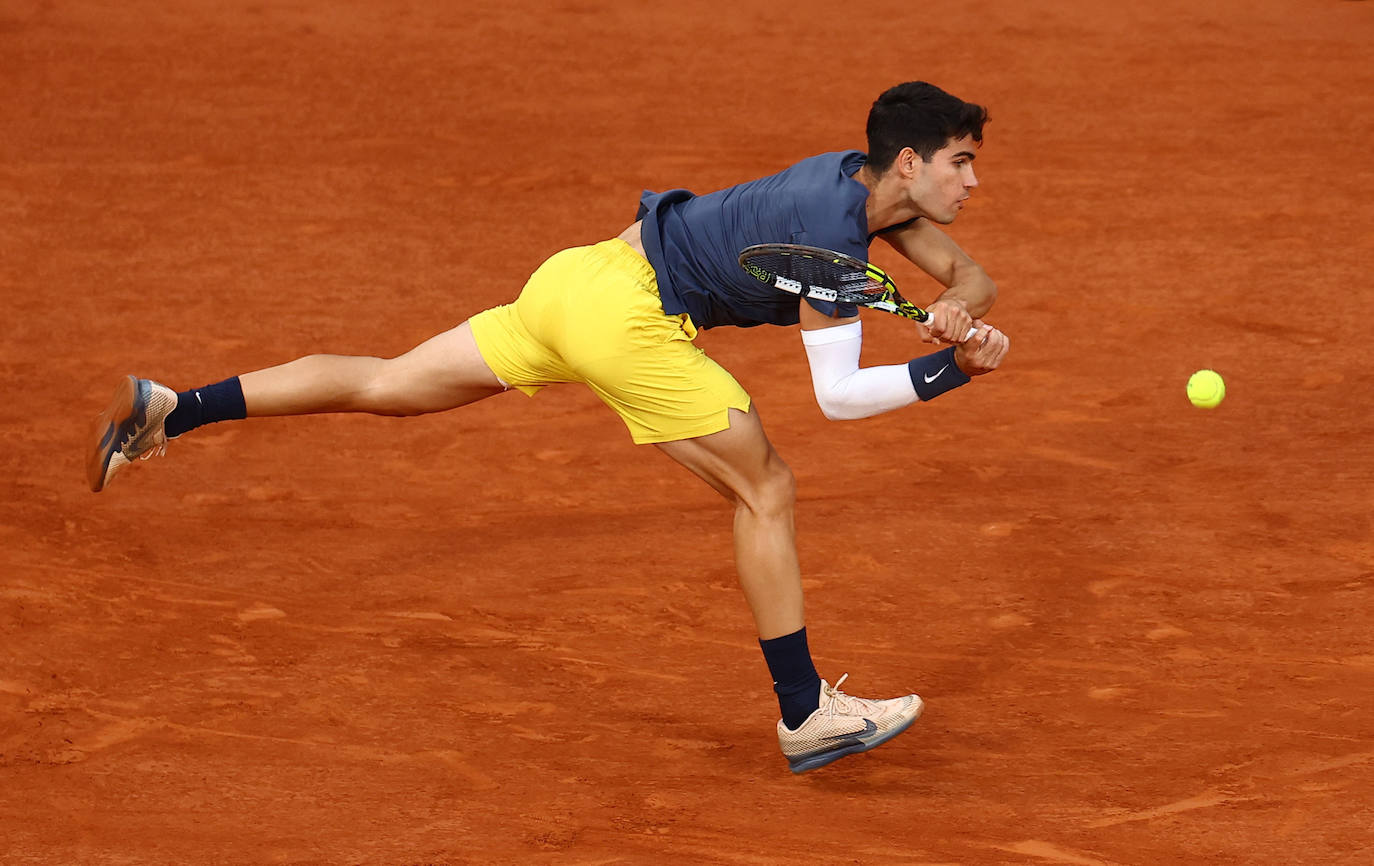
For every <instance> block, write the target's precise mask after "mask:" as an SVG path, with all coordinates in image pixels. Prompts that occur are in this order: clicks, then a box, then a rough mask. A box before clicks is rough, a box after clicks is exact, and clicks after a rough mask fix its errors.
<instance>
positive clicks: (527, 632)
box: [0, 0, 1374, 866]
mask: <svg viewBox="0 0 1374 866" xmlns="http://www.w3.org/2000/svg"><path fill="white" fill-rule="evenodd" d="M441 5H442V7H443V8H444V9H445V10H446V11H438V10H439V8H440V7H441ZM1108 5H1111V6H1118V5H1122V6H1124V5H1125V4H1099V3H1096V2H1089V0H1061V2H1030V3H1017V4H1012V3H992V2H987V0H970V2H960V3H933V4H932V3H921V4H915V5H912V4H897V3H875V4H865V5H864V8H863V9H862V10H860V9H859V8H858V7H855V8H854V9H852V10H851V9H849V8H848V7H846V9H845V10H844V11H840V10H838V9H836V7H835V6H834V4H831V3H823V2H818V0H807V2H794V3H792V4H789V6H790V7H791V9H790V10H789V11H788V12H787V13H786V14H785V15H779V14H777V13H775V12H771V11H767V10H769V9H771V8H773V7H774V6H775V4H763V3H750V2H744V3H741V2H730V3H724V2H688V3H681V4H653V5H652V7H651V6H650V4H638V3H624V4H618V5H617V4H609V3H597V2H575V0H569V2H558V3H547V4H546V3H541V2H533V0H519V2H504V0H503V2H499V3H498V2H471V3H466V4H437V3H436V4H423V3H415V4H407V3H399V2H398V3H363V2H346V3H325V2H318V0H301V2H296V3H292V4H287V5H285V6H282V5H280V4H268V3H263V4H257V3H244V2H229V3H208V2H204V3H177V4H163V3H151V2H146V0H143V2H134V3H123V4H110V3H96V2H81V3H73V2H56V3H40V2H36V0H11V2H7V3H5V4H4V5H3V7H2V8H0V85H2V86H0V291H2V292H3V296H4V298H5V302H6V308H7V309H6V313H7V315H6V316H5V323H4V326H3V332H2V333H3V337H2V338H0V347H3V356H0V362H2V363H0V383H3V389H4V394H5V398H6V399H5V400H4V405H3V407H0V433H2V434H3V437H4V441H5V443H6V444H5V448H4V456H3V457H2V458H0V460H2V461H3V470H4V475H3V477H4V485H5V493H6V495H5V496H4V497H3V502H0V514H3V525H2V526H0V532H3V542H4V553H3V575H2V576H0V640H2V641H3V643H2V644H0V648H2V649H3V653H2V654H0V664H3V668H0V861H2V862H3V863H5V864H7V866H12V864H148V863H159V864H161V863H166V864H202V863H204V864H258V863H301V864H307V863H310V864H314V863H320V864H459V863H464V864H466V863H541V862H548V863H574V864H636V863H658V862H666V861H671V862H682V863H721V864H771V863H801V862H809V863H826V864H830V863H835V864H840V863H843V864H850V863H864V864H867V863H875V864H897V863H901V864H912V863H929V864H935V863H941V864H948V863H970V864H982V863H1007V864H1075V866H1087V864H1172V863H1182V864H1234V863H1285V864H1288V863H1301V864H1328V863H1332V864H1335V863H1339V864H1357V863H1359V864H1363V863H1368V862H1370V856H1371V855H1370V852H1369V848H1370V845H1371V842H1372V841H1374V835H1372V834H1371V829H1370V828H1371V826H1374V806H1372V805H1371V800H1372V799H1374V796H1372V795H1374V713H1372V712H1371V711H1372V710H1374V613H1372V611H1374V540H1371V538H1372V533H1371V530H1372V529H1374V527H1371V522H1370V515H1369V511H1370V501H1371V490H1374V471H1371V456H1370V455H1371V446H1370V442H1371V437H1372V436H1374V410H1372V409H1371V403H1372V402H1374V401H1371V396H1372V395H1371V388H1370V381H1371V379H1372V378H1374V363H1371V360H1370V359H1371V353H1370V350H1369V348H1368V345H1367V339H1368V338H1367V333H1368V330H1369V322H1370V321H1371V320H1374V294H1371V292H1370V286H1369V275H1370V272H1371V269H1374V255H1372V253H1374V205H1371V199H1374V196H1371V188H1374V146H1371V141H1374V120H1371V118H1374V64H1371V63H1370V62H1369V46H1370V45H1371V44H1374V4H1365V3H1354V2H1338V0H1302V2H1299V0H1284V2H1278V0H1244V2H1242V0H1220V2H1214V3H1209V4H1197V3H1192V2H1182V0H1161V2H1153V3H1149V4H1132V5H1131V8H1130V9H1129V10H1127V11H1122V10H1120V9H1117V10H1115V11H1109V10H1106V9H1104V6H1108ZM455 7H463V8H455ZM1147 10H1148V11H1147ZM911 78H926V79H928V80H932V81H936V82H939V83H941V84H942V85H944V86H946V87H948V88H949V89H951V90H952V91H954V92H955V93H958V94H960V95H963V96H966V97H967V98H971V99H976V100H978V101H982V102H986V103H987V104H989V105H990V107H991V110H992V115H993V122H992V124H991V125H990V126H989V127H988V130H987V132H988V140H987V145H986V147H985V148H984V151H983V153H982V154H981V156H980V158H979V161H978V167H979V169H980V174H981V176H982V178H983V181H984V186H983V187H982V188H981V189H980V190H979V191H978V193H977V194H976V196H975V198H974V200H973V202H972V205H973V206H972V207H971V208H969V210H968V211H966V212H965V214H964V215H963V216H962V217H961V218H960V220H959V222H958V224H956V225H955V226H954V227H953V229H952V231H953V233H954V235H955V237H956V238H957V239H958V240H959V241H960V242H961V243H962V244H963V245H964V246H965V247H966V248H967V249H969V250H970V251H971V252H972V253H973V254H974V255H975V256H976V257H977V258H979V259H980V260H981V261H982V262H984V263H985V265H986V266H987V267H988V269H989V270H990V272H991V273H992V274H993V276H994V277H995V278H997V279H998V281H999V284H1000V286H1001V289H1002V299H1001V301H1000V302H999V304H998V306H997V308H996V310H995V315H994V316H993V317H992V318H993V320H994V321H995V322H996V323H997V324H999V325H1000V326H1001V327H1003V328H1004V329H1005V330H1006V331H1007V332H1008V333H1010V334H1011V335H1012V339H1013V348H1012V354H1011V357H1010V359H1009V362H1008V364H1007V366H1006V367H1005V368H1004V370H1002V371H1000V372H999V373H997V374H995V375H993V376H990V377H987V378H985V379H982V380H980V381H978V382H977V384H976V386H974V387H969V388H965V389H963V390H961V391H959V392H956V393H954V394H951V395H950V396H948V397H946V398H943V399H941V400H940V401H939V402H937V403H935V404H933V405H931V406H929V407H916V408H914V409H912V410H909V411H906V412H903V413H899V414H896V415H892V416H889V417H884V418H881V419H875V420H872V421H868V422H861V423H851V424H832V423H827V422H825V421H824V420H823V419H822V418H821V416H820V413H819V411H818V410H817V409H816V407H815V405H814V402H813V401H812V399H811V396H810V393H809V382H808V377H807V373H806V367H805V363H804V357H803V355H802V352H801V349H800V345H799V340H798V339H797V336H796V334H795V333H790V332H788V331H784V330H781V329H756V330H754V331H750V332H738V331H736V332H718V333H709V334H707V335H705V336H704V337H703V345H704V346H705V347H706V348H707V350H708V351H710V352H711V353H712V354H714V355H715V356H716V357H718V358H719V359H720V360H721V361H722V362H723V363H725V364H726V366H727V367H729V368H731V369H732V370H734V371H736V373H737V375H738V376H739V378H740V380H741V381H742V382H743V383H744V385H745V386H746V387H748V388H749V389H750V390H751V391H752V392H753V394H754V395H755V397H756V399H757V403H758V405H759V407H760V409H761V411H762V413H763V417H764V419H765V423H766V425H767V426H768V428H769V430H770V431H771V433H772V435H773V437H774V438H775V440H776V443H777V445H778V447H779V449H780V451H781V452H782V453H783V455H784V457H786V458H787V459H788V460H789V462H790V463H791V464H792V466H793V467H794V468H795V470H796V473H797V475H798V477H799V479H800V482H801V493H800V495H801V503H800V508H799V515H798V521H799V525H800V529H801V545H802V556H803V562H804V567H805V571H806V573H807V585H808V588H809V605H810V608H809V609H810V627H811V631H812V641H813V648H814V649H815V651H816V655H817V661H818V664H819V666H820V668H821V670H822V673H823V675H825V676H828V677H830V678H831V679H832V680H833V679H834V678H836V677H838V676H839V675H840V674H842V673H844V672H845V671H849V672H850V673H851V679H850V683H849V685H851V686H852V687H853V691H854V692H856V693H859V694H873V695H886V694H896V693H899V692H903V691H906V690H916V691H919V692H920V693H921V694H922V695H924V696H925V698H926V699H927V701H928V703H929V708H928V711H927V714H926V716H925V717H924V718H923V719H922V720H921V722H920V723H919V724H918V726H917V727H915V728H913V729H912V730H911V731H910V732H908V733H907V734H905V735H904V736H903V737H901V738H899V739H898V740H895V741H893V742H892V743H891V744H889V745H887V746H885V747H883V748H882V749H879V750H878V751H875V752H873V753H871V754H868V755H863V756H859V757H856V758H853V759H846V760H845V761H842V762H840V763H838V764H836V765H834V766H832V767H830V768H828V769H826V770H823V771H820V772H816V773H813V774H810V775H807V776H803V777H793V776H791V775H790V774H788V773H787V772H786V770H785V764H784V762H783V760H782V758H781V756H780V755H779V754H778V750H777V745H776V742H775V739H774V735H773V730H772V724H773V720H774V718H775V713H776V707H775V704H774V701H773V697H772V694H771V691H770V689H769V681H768V677H767V674H766V671H765V668H764V666H763V662H762V659H761V658H760V657H759V654H758V651H757V648H756V646H755V644H754V636H753V632H752V628H751V623H750V621H749V618H748V615H747V611H746V608H745V606H744V602H743V599H742V597H741V596H740V595H739V593H738V591H737V589H736V588H735V582H734V576H733V568H732V566H731V563H730V553H729V552H730V538H729V527H730V515H729V513H728V511H727V509H725V508H724V507H723V506H722V504H721V503H720V502H719V501H718V500H717V498H716V497H715V496H714V494H712V493H711V492H710V491H708V490H707V489H706V487H705V486H704V485H701V484H699V483H698V482H696V481H695V480H694V479H692V478H691V477H690V476H689V475H687V473H685V472H684V471H682V470H681V469H679V468H677V467H675V466H674V465H672V464H671V463H670V462H669V461H667V460H666V459H665V458H663V457H662V456H661V455H660V454H658V453H657V452H656V451H655V450H654V449H650V448H642V449H636V448H635V447H633V446H632V445H631V444H630V443H629V440H628V437H627V436H626V435H625V433H624V431H623V430H622V429H621V428H620V425H619V422H618V421H617V420H616V419H615V418H614V417H613V416H612V415H611V414H610V413H609V412H607V411H606V410H604V409H603V408H602V407H601V406H600V404H599V403H597V402H596V401H595V399H594V398H593V397H592V396H591V395H590V394H588V393H586V392H585V391H582V390H578V389H573V388H566V389H561V390H557V389H556V390H552V391H549V392H546V393H545V394H543V395H541V396H540V397H539V398H538V399H535V400H527V399H526V398H524V397H522V396H519V395H506V396H502V397H499V398H496V399H493V400H491V401H488V402H487V403H486V404H483V405H480V406H476V407H473V408H470V409H467V410H463V411H460V412H456V413H451V414H449V415H445V416H438V417H429V418H423V419H415V420H396V419H381V418H370V417H319V418H309V419H285V420H270V421H249V422H243V423H237V424H225V425H219V426H217V427H214V428H209V429H206V430H203V431H199V432H197V433H195V434H193V435H191V436H188V437H186V438H185V439H183V440H180V441H177V442H175V443H173V445H172V448H171V452H170V454H169V456H168V457H167V458H165V459H162V460H160V461H157V462H156V463H152V464H147V465H142V466H138V467H135V469H134V470H132V471H129V472H128V473H127V474H126V476H125V477H122V478H120V479H119V481H118V482H117V483H116V485H115V486H114V487H113V489H111V490H110V491H108V492H107V493H104V494H101V495H99V496H95V495H92V494H90V493H89V492H87V491H86V489H85V483H84V479H83V475H82V464H81V447H82V434H83V432H84V430H85V428H86V424H87V421H88V419H89V417H90V416H91V415H92V414H94V413H95V412H96V411H97V410H98V409H99V408H100V407H101V405H102V404H103V401H104V400H105V399H106V398H107V396H108V394H109V392H110V390H111V389H112V388H113V386H114V383H115V381H116V380H117V377H118V376H120V375H123V374H125V373H127V372H136V373H139V374H140V375H147V376H154V377H156V378H159V379H161V380H163V381H165V382H167V383H168V384H171V385H173V386H175V387H178V388H184V387H190V386H193V385H200V384H204V383H206V382H210V381H215V380H217V379H219V378H222V377H224V376H228V375H232V374H234V373H237V372H241V371H244V370H248V369H253V368H257V367H261V366H265V365H268V364H271V363H276V362H280V361H285V360H288V359H290V358H292V357H295V356H298V355H302V354H306V353H310V352H316V351H336V352H351V353H373V354H394V353H397V352H400V351H402V350H404V349H406V348H408V347H409V346H410V345H412V344H413V343H415V342H417V341H419V340H421V339H423V338H425V337H428V336H429V335H431V334H432V333H435V332H437V331H439V330H442V329H444V328H447V327H449V326H451V325H453V324H455V323H457V322H459V321H461V320H463V319H464V318H466V317H467V316H469V315H471V314H472V313H474V312H476V311H477V310H479V309H482V308H483V307H486V306H489V305H491V304H495V303H499V302H502V301H505V300H507V299H509V298H510V297H512V296H513V295H514V293H515V292H516V291H517V290H518V288H519V286H520V285H521V283H522V282H523V280H524V278H525V276H526V275H527V274H528V273H529V272H530V271H531V270H532V269H533V268H534V267H536V266H537V265H538V264H539V262H540V261H542V259H543V258H544V257H545V256H546V255H548V254H550V253H552V252H554V251H555V250H557V249H559V248H561V247H564V246H567V245H571V244H576V243H584V242H593V241H597V240H601V239H604V238H606V237H610V236H612V235H614V234H615V233H617V232H619V231H620V230H621V229H622V228H623V227H624V226H625V224H626V223H627V222H628V221H629V219H630V217H631V216H632V214H633V212H634V207H635V203H636V198H637V195H638V193H639V191H640V190H641V189H642V188H645V187H648V188H656V189H662V188H667V187H673V186H685V187H689V188H693V189H696V190H698V191H708V190H711V189H714V188H717V187H719V186H722V185H726V184H730V183H733V182H737V181H740V180H745V179H748V178H750V177H753V176H756V175H759V174H763V173H767V172H771V171H774V170H777V169H779V168H782V167H783V166H785V165H788V164H790V163H791V162H793V161H795V160H796V159H799V158H801V157H804V156H807V155H810V154H812V153H814V152H819V151H823V150H832V149H839V148H844V147H850V146H860V147H861V146H862V134H861V133H862V124H863V119H864V115H865V112H866V110H867V106H868V104H869V102H870V101H871V100H872V99H873V97H874V96H875V95H876V94H877V93H878V92H879V91H880V90H881V89H882V88H883V87H885V86H887V85H888V84H892V83H895V82H897V81H902V80H907V79H911ZM880 260H881V261H883V262H884V263H887V264H893V263H892V262H891V259H890V257H880ZM894 270H896V273H897V276H898V277H899V282H900V283H901V284H902V285H903V286H904V288H907V289H908V290H909V292H908V294H910V295H911V296H912V297H913V299H915V300H918V301H919V300H929V299H930V296H931V290H930V284H929V283H928V282H925V281H924V280H923V279H921V278H919V277H918V275H916V274H915V273H913V272H912V270H911V269H910V268H909V267H896V268H894ZM867 333H868V343H867V357H868V358H869V359H870V360H872V361H875V362H879V361H883V362H892V361H899V360H903V359H905V358H907V357H910V355H911V354H912V353H913V352H914V351H918V350H920V349H921V347H919V346H917V345H916V344H914V342H913V339H912V337H911V333H910V329H909V328H908V327H906V326H904V325H903V324H902V323H901V322H900V321H899V320H897V319H894V318H885V317H883V316H881V314H874V315H873V316H872V317H871V318H870V319H869V324H868V330H867ZM1201 367H1212V368H1215V369H1217V370H1219V371H1221V373H1222V374H1223V375H1224V376H1225V377H1226V379H1227V382H1228V386H1229V391H1230V394H1229V397H1228V399H1227V401H1226V403H1225V404H1224V405H1223V406H1222V407H1221V408H1220V409H1218V410H1216V411H1213V412H1204V411H1200V410H1195V409H1193V408H1192V407H1190V406H1189V405H1188V404H1187V403H1186V401H1185V399H1184V393H1183V386H1184V382H1185V380H1186V378H1187V376H1188V374H1189V373H1191V372H1192V371H1193V370H1195V369H1198V368H1201ZM840 447H844V448H850V449H858V452H857V453H856V456H853V457H849V458H845V459H835V458H833V457H828V456H827V454H826V452H827V449H834V448H840ZM860 521H862V522H865V523H873V524H874V525H873V526H872V527H871V528H869V529H858V528H856V526H855V524H856V523H858V522H860Z"/></svg>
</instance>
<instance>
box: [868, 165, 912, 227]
mask: <svg viewBox="0 0 1374 866" xmlns="http://www.w3.org/2000/svg"><path fill="white" fill-rule="evenodd" d="M854 179H855V180H857V181H858V182H859V183H861V184H863V185H864V186H865V187H867V188H868V200H867V201H866V202H864V211H865V213H866V215H867V217H868V231H869V233H870V234H871V233H873V232H879V231H882V230H883V229H885V228H888V227H890V226H895V225H897V224H898V223H904V222H907V221H909V220H912V219H915V218H916V217H919V216H924V214H922V213H921V212H920V211H919V210H917V209H916V208H915V207H914V206H913V205H912V203H911V200H910V199H909V198H907V196H906V190H905V189H903V187H902V185H901V182H900V180H899V179H898V178H896V177H895V176H894V174H893V173H892V172H887V173H885V174H883V175H882V176H880V177H874V175H873V172H871V171H870V170H869V168H868V166H866V165H865V166H864V167H863V168H860V169H859V170H858V171H857V172H855V173H854Z"/></svg>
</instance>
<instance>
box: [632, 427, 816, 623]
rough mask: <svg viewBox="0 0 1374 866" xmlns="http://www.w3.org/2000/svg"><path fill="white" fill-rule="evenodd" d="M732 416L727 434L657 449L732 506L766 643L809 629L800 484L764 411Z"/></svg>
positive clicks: (741, 560)
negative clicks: (797, 521) (801, 560)
mask: <svg viewBox="0 0 1374 866" xmlns="http://www.w3.org/2000/svg"><path fill="white" fill-rule="evenodd" d="M729 414H730V427H729V429H726V430H722V431H720V432H719V433H712V434H710V435H708V436H700V437H696V438H693V439H683V440H679V441H676V442H661V443H658V447H659V448H660V449H661V450H662V451H663V452H664V453H665V454H667V455H668V456H669V457H671V458H673V459H674V460H676V461H677V462H678V463H681V464H682V465H683V466H685V467H687V468H688V469H690V470H691V471H692V472H694V473H696V474H697V475H698V476H699V477H701V478H702V479H703V480H705V481H706V483H707V484H710V485H711V486H712V487H713V488H715V489H716V491H718V492H719V493H720V494H721V495H722V496H724V497H725V498H726V499H727V500H728V501H729V502H731V503H732V504H733V505H734V508H735V526H734V541H735V566H736V569H737V570H738V572H739V581H740V587H741V589H743V591H744V597H745V600H746V601H747V602H748V604H749V609H750V610H751V611H752V612H753V614H754V624H755V627H756V628H757V629H758V634H759V639H760V640H764V641H766V640H771V639H774V638H779V637H782V636H783V635H788V634H791V633H793V632H795V631H797V630H798V629H800V628H802V627H803V626H804V625H805V613H804V609H803V608H804V605H803V603H802V585H801V569H800V567H799V566H798V564H797V545H796V532H795V529H794V524H793V504H794V502H795V501H796V482H795V480H794V479H793V477H792V470H791V469H790V468H788V466H787V464H786V463H784V462H783V460H782V458H781V457H779V456H778V453H777V452H776V451H775V450H774V449H773V445H772V443H770V442H769V441H768V437H767V436H766V435H765V434H764V431H763V424H762V423H761V422H760V420H759V415H758V412H757V411H755V410H754V409H752V408H751V409H750V410H749V411H748V412H741V411H740V410H738V409H731V410H729Z"/></svg>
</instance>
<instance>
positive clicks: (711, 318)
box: [638, 150, 869, 328]
mask: <svg viewBox="0 0 1374 866" xmlns="http://www.w3.org/2000/svg"><path fill="white" fill-rule="evenodd" d="M866 161H867V157H866V156H865V155H864V154H863V153H862V152H861V151H857V150H846V151H839V152H836V153H824V154H821V155H820V156H813V157H810V158H809V159H804V160H802V161H801V162H799V163H797V164H796V165H794V166H792V167H791V168H788V169H786V170H785V171H782V172H779V173H778V174H774V175H770V176H768V177H764V178H760V179H758V180H752V181H749V182H748V183H742V184H739V185H738V186H732V187H730V188H728V189H723V190H720V191H719V192H713V193H710V194H708V195H702V196H697V195H693V194H692V193H691V192H690V191H688V190H685V189H674V190H669V191H667V192H659V193H655V192H645V193H644V195H643V196H642V197H641V198H640V204H639V216H638V219H641V220H643V225H642V227H641V238H642V241H643V244H644V252H645V255H646V256H647V257H648V259H649V263H650V264H651V265H653V267H654V273H655V274H656V275H657V277H658V289H659V294H660V295H661V296H662V298H663V310H664V312H667V313H669V314H677V313H686V314H688V315H689V316H691V318H692V323H693V324H695V325H696V326H697V327H698V328H714V327H718V326H720V325H736V326H738V327H742V328H748V327H752V326H754V325H765V324H767V325H795V324H797V322H798V320H799V313H798V310H797V296H796V295H789V294H787V293H786V292H782V291H780V290H778V289H776V288H774V287H773V286H772V285H770V284H768V283H761V282H759V281H758V280H757V279H755V278H754V277H752V276H750V275H749V274H748V273H746V272H745V270H744V268H742V267H740V264H739V254H740V252H741V251H742V250H743V249H744V248H745V247H747V246H750V245H752V244H768V243H791V244H810V245H811V246H817V247H824V248H825V249H828V250H835V251H836V252H841V253H846V254H848V255H851V256H853V257H854V258H856V259H859V260H860V261H868V241H869V237H868V215H867V213H866V212H865V210H864V205H865V203H866V202H867V201H868V189H867V188H866V187H865V186H864V185H863V184H862V183H860V182H858V181H857V180H854V179H853V176H854V173H855V172H857V171H858V170H859V169H860V167H862V166H863V164H864V163H865V162H866ZM806 302H807V303H808V304H810V305H811V306H813V307H815V308H816V309H817V310H819V311H821V312H822V313H825V314H826V315H831V314H833V313H835V312H836V311H837V310H838V312H839V315H841V316H853V315H857V314H858V307H856V306H854V305H853V304H836V303H833V302H830V301H820V300H816V299H813V298H807V299H806Z"/></svg>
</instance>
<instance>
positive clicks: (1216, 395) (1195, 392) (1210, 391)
mask: <svg viewBox="0 0 1374 866" xmlns="http://www.w3.org/2000/svg"><path fill="white" fill-rule="evenodd" d="M1224 399H1226V382H1225V380H1223V379H1222V378H1221V376H1220V375H1219V374H1218V373H1217V371H1215V370H1198V371H1197V372H1196V373H1194V374H1193V375H1191V376H1189V377H1188V401H1189V402H1190V403H1192V404H1193V405H1194V406H1196V407H1198V408H1199V409H1215V408H1216V407H1217V406H1220V405H1221V401H1222V400H1224Z"/></svg>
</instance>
